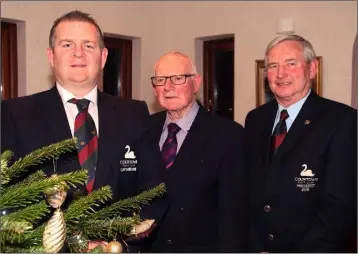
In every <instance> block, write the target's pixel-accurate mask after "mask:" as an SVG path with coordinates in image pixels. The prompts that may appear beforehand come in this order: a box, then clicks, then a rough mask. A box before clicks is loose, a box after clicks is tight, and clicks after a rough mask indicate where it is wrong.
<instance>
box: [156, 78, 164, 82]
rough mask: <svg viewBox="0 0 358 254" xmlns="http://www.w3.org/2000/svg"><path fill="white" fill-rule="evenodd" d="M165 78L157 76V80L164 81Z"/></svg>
mask: <svg viewBox="0 0 358 254" xmlns="http://www.w3.org/2000/svg"><path fill="white" fill-rule="evenodd" d="M164 80H165V78H157V82H164Z"/></svg>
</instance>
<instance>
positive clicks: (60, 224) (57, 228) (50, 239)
mask: <svg viewBox="0 0 358 254" xmlns="http://www.w3.org/2000/svg"><path fill="white" fill-rule="evenodd" d="M51 177H57V175H56V174H54V175H52V176H51ZM67 189H68V188H67V185H66V183H63V184H61V185H56V186H54V187H52V188H48V189H46V190H45V197H46V200H47V202H48V203H49V205H50V206H52V207H53V208H56V211H55V212H54V214H53V215H52V217H51V219H50V220H49V221H48V222H47V224H46V226H45V230H44V232H43V235H42V245H43V247H44V250H45V251H46V252H47V253H57V252H59V251H60V250H61V249H62V247H63V244H64V242H65V239H66V223H65V219H64V217H63V212H62V211H61V209H60V207H61V205H62V204H63V202H64V201H65V199H66V196H67Z"/></svg>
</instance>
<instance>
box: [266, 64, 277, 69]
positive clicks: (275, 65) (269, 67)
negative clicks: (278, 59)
mask: <svg viewBox="0 0 358 254" xmlns="http://www.w3.org/2000/svg"><path fill="white" fill-rule="evenodd" d="M276 67H277V64H269V65H268V66H267V68H268V69H273V68H276Z"/></svg>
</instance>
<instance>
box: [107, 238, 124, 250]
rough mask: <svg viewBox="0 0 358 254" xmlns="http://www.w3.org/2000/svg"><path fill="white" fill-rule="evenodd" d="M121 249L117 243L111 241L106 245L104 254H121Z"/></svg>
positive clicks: (120, 245)
mask: <svg viewBox="0 0 358 254" xmlns="http://www.w3.org/2000/svg"><path fill="white" fill-rule="evenodd" d="M122 251H123V247H122V244H121V243H120V242H118V241H112V242H110V243H108V245H107V248H106V252H108V253H122Z"/></svg>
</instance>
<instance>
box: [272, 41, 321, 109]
mask: <svg viewBox="0 0 358 254" xmlns="http://www.w3.org/2000/svg"><path fill="white" fill-rule="evenodd" d="M316 73H317V60H313V61H311V63H307V61H306V59H305V57H304V50H303V46H302V45H301V44H300V43H299V42H297V41H289V40H288V41H283V42H280V43H278V44H277V45H275V46H274V47H273V48H272V49H271V50H270V51H269V52H268V54H267V78H268V81H269V84H270V89H271V91H272V92H273V94H274V95H275V98H276V100H277V101H278V103H280V104H281V105H282V106H284V107H289V106H290V105H292V104H294V103H296V102H298V101H299V100H301V99H302V98H303V97H305V96H306V95H307V93H308V92H309V89H310V87H311V79H313V78H314V77H315V76H316Z"/></svg>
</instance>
